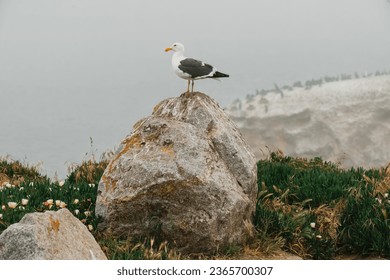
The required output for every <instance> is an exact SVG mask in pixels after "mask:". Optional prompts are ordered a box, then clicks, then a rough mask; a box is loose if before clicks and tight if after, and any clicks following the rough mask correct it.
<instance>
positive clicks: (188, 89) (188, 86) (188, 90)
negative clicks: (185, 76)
mask: <svg viewBox="0 0 390 280" xmlns="http://www.w3.org/2000/svg"><path fill="white" fill-rule="evenodd" d="M189 92H190V80H188V85H187V93H189Z"/></svg>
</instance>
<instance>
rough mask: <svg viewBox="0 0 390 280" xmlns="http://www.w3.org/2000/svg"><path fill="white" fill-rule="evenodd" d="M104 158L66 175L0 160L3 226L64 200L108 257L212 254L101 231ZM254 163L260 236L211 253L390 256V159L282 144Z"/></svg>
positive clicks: (231, 255) (62, 204)
mask: <svg viewBox="0 0 390 280" xmlns="http://www.w3.org/2000/svg"><path fill="white" fill-rule="evenodd" d="M107 164H108V162H107V161H106V160H102V161H100V162H97V161H95V160H93V159H92V160H88V161H84V162H83V163H81V164H80V165H78V166H74V167H73V168H72V169H71V170H70V171H69V175H68V178H67V179H66V180H64V181H63V182H54V181H52V180H50V179H49V178H47V177H46V176H43V175H41V174H40V173H39V172H38V170H37V168H35V167H31V166H27V165H25V164H22V163H20V162H18V161H12V160H8V159H2V160H0V205H1V210H0V233H1V232H2V231H4V230H5V229H6V228H7V227H8V226H9V225H11V224H13V223H16V222H18V221H19V220H20V219H21V218H22V217H23V216H24V215H25V214H26V213H30V212H42V211H46V210H49V209H50V210H57V209H60V208H63V207H66V208H68V209H69V210H70V211H71V212H72V213H73V214H74V215H75V217H77V218H78V219H80V221H82V222H83V223H84V224H85V225H86V226H87V227H88V228H89V230H90V231H91V232H92V234H94V236H95V238H96V240H97V241H98V242H99V244H100V245H101V247H102V249H103V251H104V252H105V253H106V254H107V256H108V258H109V259H183V258H192V259H193V258H203V259H204V258H210V256H208V257H206V256H181V255H180V254H178V253H177V252H176V251H175V250H174V248H171V246H170V245H169V244H168V243H167V242H161V241H159V242H157V240H159V237H158V236H155V237H147V238H145V239H143V240H132V239H127V240H124V239H116V238H110V237H107V236H101V235H100V234H99V232H98V231H97V230H96V228H97V224H98V222H99V221H98V219H97V218H96V217H95V214H94V213H95V203H96V193H97V185H98V182H99V180H100V178H101V176H102V174H103V171H104V169H105V168H106V166H107ZM257 166H258V187H259V192H258V203H257V207H256V212H255V215H254V224H255V228H256V236H255V237H254V239H253V240H252V242H251V244H249V245H248V246H247V247H246V248H236V247H234V248H230V249H229V248H228V249H227V250H226V252H223V253H220V254H219V255H218V256H214V258H219V259H220V258H233V259H234V258H241V257H247V256H248V254H249V255H250V254H251V253H250V252H255V251H256V252H258V251H261V252H264V254H266V253H272V252H274V251H276V250H278V249H282V250H284V251H288V252H291V253H293V254H296V255H299V256H300V257H302V258H305V259H333V258H338V257H339V256H340V255H346V256H348V255H352V254H354V255H358V256H360V257H362V258H363V257H367V256H373V257H384V258H390V238H389V234H390V217H389V213H390V200H389V194H390V165H389V166H388V167H387V168H381V169H375V170H364V169H362V168H357V169H356V168H351V169H349V170H345V169H341V168H340V167H339V166H338V165H336V164H333V163H330V162H324V161H322V160H321V159H320V158H315V159H311V160H307V159H302V158H292V157H286V156H284V155H283V154H281V153H280V152H279V153H271V156H270V158H269V159H267V160H262V161H259V162H258V164H257ZM248 252H249V253H248ZM263 256H264V255H263ZM255 257H256V256H255Z"/></svg>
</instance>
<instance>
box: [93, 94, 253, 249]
mask: <svg viewBox="0 0 390 280" xmlns="http://www.w3.org/2000/svg"><path fill="white" fill-rule="evenodd" d="M256 178H257V171H256V161H255V158H254V156H253V154H252V152H251V151H250V149H249V147H248V146H247V145H246V143H245V142H244V141H243V139H242V137H241V134H240V132H239V131H238V130H237V128H236V127H235V125H234V124H233V123H232V122H231V121H230V119H229V118H228V117H227V116H226V114H225V113H224V112H223V110H222V109H221V108H220V107H219V106H218V105H217V104H216V103H215V102H214V101H213V100H212V99H211V98H210V97H208V96H206V95H204V94H202V93H193V94H191V95H185V94H183V95H182V96H180V97H176V98H170V99H167V100H164V101H162V102H161V103H160V104H158V105H157V106H156V107H155V109H154V112H153V114H152V115H151V116H149V117H147V118H145V119H142V120H141V121H139V122H138V123H136V124H135V125H134V131H133V132H132V133H131V134H130V135H129V136H128V137H126V138H125V139H124V140H123V141H122V143H121V146H120V147H119V149H118V151H117V152H116V155H114V158H113V159H112V160H111V162H110V164H109V165H108V167H107V169H106V170H105V172H104V174H103V176H102V179H101V181H100V183H99V189H98V197H97V203H96V204H97V205H96V215H98V216H101V217H102V223H101V224H100V229H102V230H103V231H104V232H106V233H109V234H113V235H114V236H132V237H144V236H150V237H155V238H158V239H160V240H167V241H169V242H171V244H172V243H174V244H175V247H176V248H177V249H179V250H180V251H181V252H183V253H212V252H215V251H216V250H218V249H223V248H225V247H228V246H230V245H239V244H242V243H244V242H245V241H246V240H247V239H248V238H249V237H250V235H251V234H252V224H251V222H250V221H251V220H252V214H253V212H254V209H255V201H256V194H257V180H256Z"/></svg>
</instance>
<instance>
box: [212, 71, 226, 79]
mask: <svg viewBox="0 0 390 280" xmlns="http://www.w3.org/2000/svg"><path fill="white" fill-rule="evenodd" d="M228 77H229V75H228V74H224V73H221V72H218V71H217V72H215V73H214V75H213V78H228Z"/></svg>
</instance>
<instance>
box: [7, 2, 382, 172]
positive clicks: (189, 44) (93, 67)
mask: <svg viewBox="0 0 390 280" xmlns="http://www.w3.org/2000/svg"><path fill="white" fill-rule="evenodd" d="M389 27H390V4H389V2H387V1H386V0H358V1H356V0H337V1H336V0H294V1H292V0H244V1H210V0H208V1H206V0H197V1H183V0H170V1H131V0H111V1H108V0H105V1H103V0H67V1H65V0H34V1H31V0H0V156H5V155H7V154H8V155H10V156H11V157H12V158H14V159H21V160H25V161H27V162H30V163H33V164H35V163H37V162H40V161H42V162H43V170H44V171H47V172H48V174H49V175H52V174H54V172H55V171H58V174H59V175H60V177H61V176H64V174H65V173H66V172H65V169H66V166H67V165H69V164H70V163H72V162H80V161H81V160H82V159H83V158H85V157H86V155H85V154H86V153H88V152H90V151H91V147H90V138H92V139H93V146H92V151H94V152H95V153H96V154H97V155H98V154H100V153H101V152H103V151H105V150H106V149H112V148H114V147H115V146H116V145H118V143H119V141H120V140H121V139H122V138H123V137H124V136H125V135H126V134H128V133H129V132H130V131H131V127H132V125H133V124H134V123H135V122H136V121H137V120H138V119H140V118H141V117H144V116H147V115H148V114H150V113H151V111H152V109H153V106H154V105H156V104H157V103H158V102H159V101H161V100H162V99H164V98H168V97H171V96H176V95H179V94H180V93H182V92H184V91H185V89H186V81H184V80H181V79H179V78H178V77H176V76H175V75H174V74H173V73H172V70H171V66H170V60H171V54H170V53H165V52H164V49H165V48H166V47H168V46H170V45H171V44H172V43H173V42H176V41H178V42H182V43H183V44H184V45H185V46H186V53H185V54H186V55H188V56H190V57H193V58H197V59H202V60H204V61H206V62H208V63H210V64H212V65H214V66H216V67H217V68H218V70H220V71H222V72H224V73H228V74H230V76H231V77H230V78H229V79H224V80H223V81H222V82H216V81H213V80H202V81H197V82H196V83H195V90H199V91H202V92H205V93H206V94H208V95H210V96H211V97H212V98H214V99H215V100H217V101H218V102H219V103H220V104H221V105H222V106H227V105H229V104H230V103H231V102H232V101H233V100H234V99H236V98H240V97H243V96H245V95H246V94H252V93H254V92H255V91H256V89H261V88H269V87H273V84H274V83H278V84H290V83H293V82H295V81H297V80H301V81H305V80H307V79H311V78H319V77H322V76H325V75H337V74H341V73H348V74H351V73H354V72H358V73H364V72H366V71H368V72H372V71H376V70H383V69H388V70H389V69H390V55H389V50H390V33H389Z"/></svg>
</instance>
